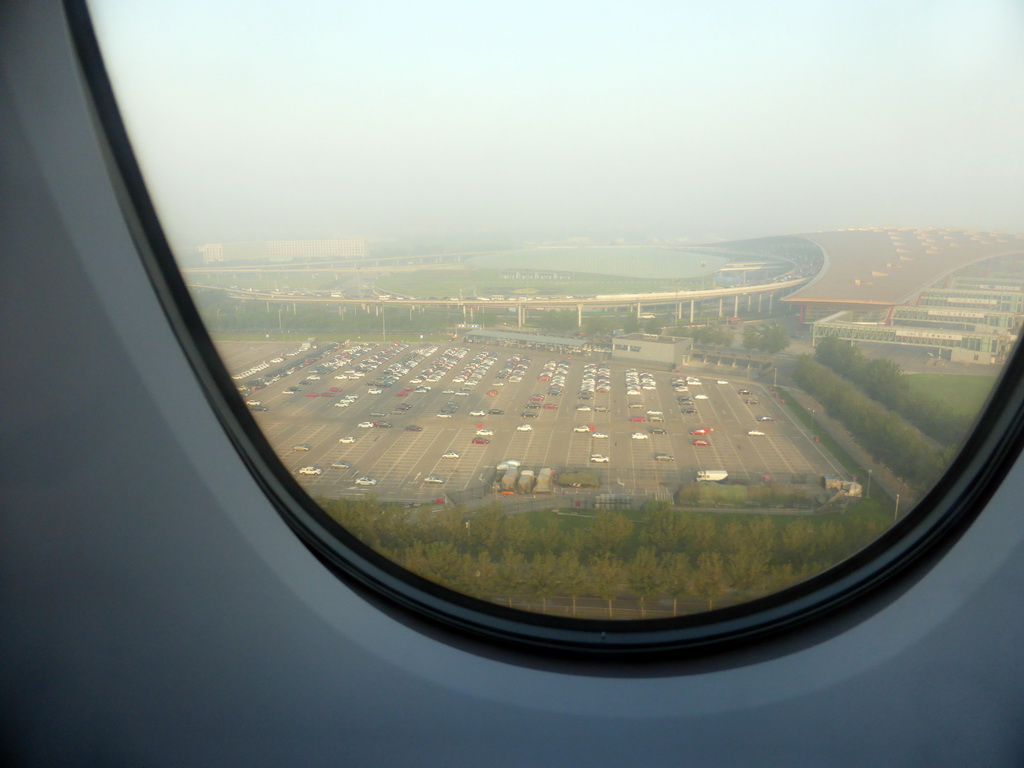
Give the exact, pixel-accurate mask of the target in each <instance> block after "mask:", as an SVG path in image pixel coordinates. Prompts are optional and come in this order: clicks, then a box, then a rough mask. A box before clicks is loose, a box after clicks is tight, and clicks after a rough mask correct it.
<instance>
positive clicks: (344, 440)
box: [338, 437, 356, 443]
mask: <svg viewBox="0 0 1024 768" xmlns="http://www.w3.org/2000/svg"><path fill="white" fill-rule="evenodd" d="M355 441H356V439H355V438H354V437H343V438H341V440H339V441H338V442H339V443H354V442H355Z"/></svg>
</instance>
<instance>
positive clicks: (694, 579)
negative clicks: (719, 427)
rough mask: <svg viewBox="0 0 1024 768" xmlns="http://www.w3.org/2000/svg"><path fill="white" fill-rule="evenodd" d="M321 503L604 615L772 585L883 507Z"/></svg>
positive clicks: (848, 537) (537, 596) (379, 536)
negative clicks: (584, 513)
mask: <svg viewBox="0 0 1024 768" xmlns="http://www.w3.org/2000/svg"><path fill="white" fill-rule="evenodd" d="M320 503H321V505H322V506H323V507H324V509H325V511H326V512H327V513H328V515H329V516H330V517H331V518H333V519H334V520H336V521H338V522H339V523H341V524H342V525H344V527H345V528H346V529H348V531H350V532H351V533H352V534H353V535H355V536H356V537H357V538H359V539H360V540H362V541H363V542H365V543H366V544H368V545H369V546H371V547H373V548H374V549H376V550H378V551H379V552H381V553H382V554H384V555H386V556H387V557H389V558H391V559H393V560H394V561H395V562H397V563H399V564H400V565H402V566H403V567H405V568H406V569H408V570H410V571H412V572H414V573H417V574H419V575H421V576H423V577H424V578H427V579H430V580H433V581H435V582H437V583H439V584H441V585H443V586H446V587H449V588H451V589H454V590H457V591H459V592H463V593H465V594H468V595H473V596H476V597H480V598H482V599H485V600H500V601H503V602H506V603H507V604H508V605H512V604H513V599H514V598H516V597H519V598H520V599H521V598H523V597H529V598H532V599H534V600H536V601H537V602H538V604H539V606H540V608H541V610H544V609H545V608H546V607H547V606H548V604H549V602H550V601H551V600H552V599H553V598H556V597H560V598H562V599H563V601H565V602H563V605H571V611H572V614H573V615H576V606H577V600H578V598H580V597H591V598H597V599H600V600H603V601H607V609H608V616H609V617H614V615H615V608H614V601H616V600H619V599H623V597H627V598H629V599H631V600H633V601H634V604H635V605H639V608H640V613H641V616H646V615H647V612H648V611H649V609H650V606H651V604H652V601H655V600H666V601H668V600H671V603H672V611H673V612H674V613H678V612H679V607H680V605H679V604H680V601H687V602H688V603H690V606H691V607H689V608H688V610H692V604H693V602H694V601H699V602H700V603H701V605H706V606H707V607H708V608H713V607H714V606H715V605H717V604H720V603H721V602H722V601H723V600H726V599H728V600H729V601H730V602H739V601H743V600H749V599H752V598H755V597H758V596H761V595H764V594H767V593H770V592H771V591H773V590H775V589H779V588H782V587H784V586H788V585H790V584H792V583H794V582H796V581H799V580H800V579H803V578H806V577H808V576H809V575H813V574H814V573H817V572H819V571H821V570H823V569H825V568H827V567H829V566H830V565H832V564H834V563H836V562H839V561H841V560H843V559H845V558H847V557H849V556H850V555H851V554H853V553H854V552H856V551H858V550H859V549H862V548H863V547H864V546H865V545H866V544H868V543H869V542H870V541H873V540H874V539H875V538H877V536H878V535H879V534H880V533H881V532H882V531H883V530H884V529H885V527H886V525H887V524H888V523H887V521H888V515H889V513H888V511H887V510H886V509H884V508H883V507H882V506H879V505H874V500H872V501H870V502H862V503H861V505H859V506H858V508H855V509H854V510H851V511H849V512H847V513H846V514H844V515H842V516H829V517H790V516H783V517H769V516H766V515H754V514H742V515H741V514H728V513H717V514H716V513H703V512H687V511H680V510H678V509H675V508H674V507H673V506H672V505H671V504H669V503H667V502H664V501H658V502H650V503H648V504H647V505H645V508H644V510H643V511H642V512H636V513H632V514H631V515H625V514H622V513H620V512H611V511H602V512H600V513H598V514H597V515H596V516H594V517H593V518H588V517H580V516H563V515H552V514H551V513H550V512H546V513H541V512H539V511H538V512H536V513H530V514H508V513H507V512H505V511H504V510H503V509H502V508H501V506H500V505H498V504H488V505H486V506H483V507H480V508H479V509H476V510H468V509H466V508H464V507H462V506H458V505H456V506H453V507H449V508H435V507H421V508H416V509H406V508H404V507H402V506H399V505H395V504H387V503H384V502H380V501H378V500H376V499H373V498H361V499H351V500H349V499H335V500H329V501H320ZM873 505H874V506H873ZM875 506H878V508H877V509H876V508H875ZM860 507H863V511H856V510H857V509H859V508H860ZM467 523H468V525H467Z"/></svg>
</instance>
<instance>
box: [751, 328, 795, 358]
mask: <svg viewBox="0 0 1024 768" xmlns="http://www.w3.org/2000/svg"><path fill="white" fill-rule="evenodd" d="M788 346H789V331H787V330H786V328H785V326H782V325H765V326H757V325H748V326H746V327H745V328H744V329H743V347H744V349H749V350H753V351H755V352H764V353H765V354H766V355H774V354H777V353H779V352H781V351H782V350H784V349H785V348H786V347H788Z"/></svg>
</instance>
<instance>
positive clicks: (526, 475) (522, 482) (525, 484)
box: [517, 469, 535, 493]
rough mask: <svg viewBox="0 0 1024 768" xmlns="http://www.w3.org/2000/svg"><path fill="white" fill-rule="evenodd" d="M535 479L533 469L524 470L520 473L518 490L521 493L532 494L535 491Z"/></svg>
mask: <svg viewBox="0 0 1024 768" xmlns="http://www.w3.org/2000/svg"><path fill="white" fill-rule="evenodd" d="M534 480H535V477H534V473H533V470H532V469H524V470H523V471H522V472H520V473H519V483H518V486H517V487H518V490H519V492H520V493H530V492H531V491H532V490H533V483H534Z"/></svg>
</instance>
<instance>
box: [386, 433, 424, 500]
mask: <svg viewBox="0 0 1024 768" xmlns="http://www.w3.org/2000/svg"><path fill="white" fill-rule="evenodd" d="M423 435H424V433H423V432H406V431H405V430H402V431H401V432H400V433H399V434H398V435H396V436H395V440H394V442H393V443H392V446H391V449H390V450H389V451H388V456H389V457H390V456H394V459H393V461H392V470H393V472H394V474H395V477H394V480H393V482H395V483H396V485H397V486H398V487H399V488H402V487H403V486H405V485H407V484H413V483H416V482H418V481H419V480H420V479H421V478H422V477H425V476H426V475H428V474H430V473H429V472H425V470H424V466H423V461H422V460H423V456H424V452H425V450H426V449H427V447H428V446H429V445H430V443H431V442H432V440H431V439H430V438H429V437H427V438H426V439H423V437H422V436H423ZM403 470H404V474H402V472H403ZM399 475H401V476H399Z"/></svg>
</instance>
